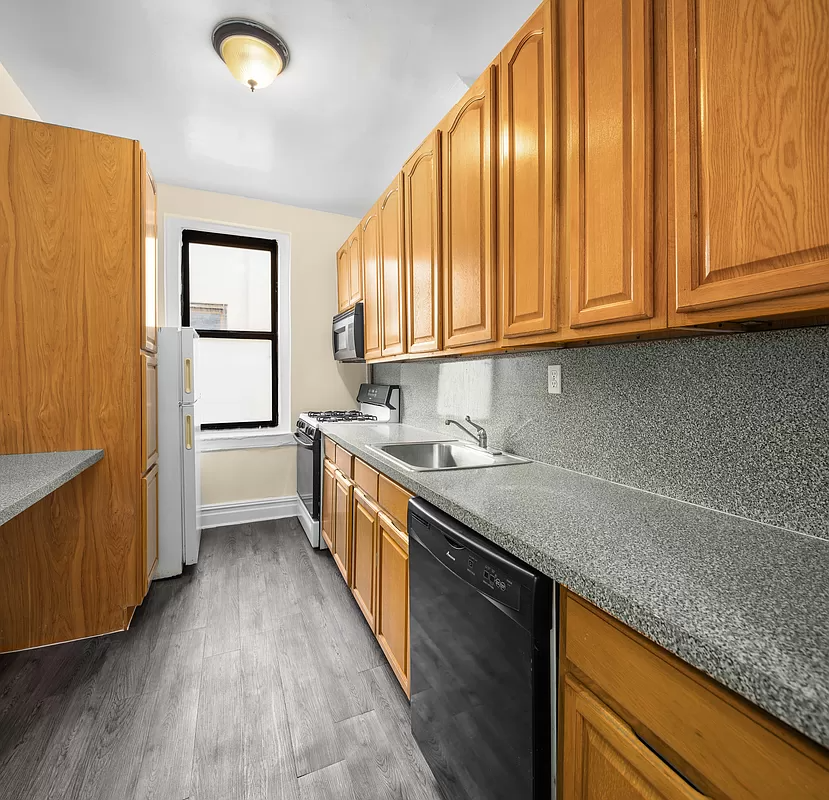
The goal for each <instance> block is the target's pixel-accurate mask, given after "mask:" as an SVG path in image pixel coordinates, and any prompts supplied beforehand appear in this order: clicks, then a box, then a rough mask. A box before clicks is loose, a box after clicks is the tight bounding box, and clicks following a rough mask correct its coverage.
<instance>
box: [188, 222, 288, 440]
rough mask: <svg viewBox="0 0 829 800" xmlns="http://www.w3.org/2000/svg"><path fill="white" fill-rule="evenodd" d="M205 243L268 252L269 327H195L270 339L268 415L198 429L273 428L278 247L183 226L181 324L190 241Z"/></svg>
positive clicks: (206, 332)
mask: <svg viewBox="0 0 829 800" xmlns="http://www.w3.org/2000/svg"><path fill="white" fill-rule="evenodd" d="M191 244H207V245H214V246H218V247H237V248H239V249H242V250H264V251H266V252H269V253H270V254H271V293H270V297H269V301H270V307H271V315H270V317H271V330H270V331H243V330H211V329H201V328H196V333H198V334H199V336H200V337H204V338H207V339H242V340H244V339H248V340H250V339H259V340H264V341H270V342H271V373H272V374H271V382H272V383H271V418H270V419H269V420H256V421H246V422H210V423H205V424H203V425H202V430H214V431H218V430H231V429H241V428H275V427H276V426H277V425H278V424H279V395H278V388H279V333H278V331H279V325H278V323H279V319H278V303H277V292H278V291H279V287H278V285H277V279H278V263H279V260H278V249H277V243H276V241H275V240H274V239H259V238H256V237H253V236H235V235H231V234H226V233H211V232H208V231H197V230H184V231H182V234H181V324H182V326H183V327H185V328H189V327H190V245H191Z"/></svg>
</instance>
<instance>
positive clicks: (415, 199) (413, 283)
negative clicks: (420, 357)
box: [403, 130, 443, 353]
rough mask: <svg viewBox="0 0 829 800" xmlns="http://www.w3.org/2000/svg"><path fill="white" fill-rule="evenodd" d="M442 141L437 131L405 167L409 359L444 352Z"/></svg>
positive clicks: (405, 247) (404, 212)
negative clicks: (417, 355) (420, 354)
mask: <svg viewBox="0 0 829 800" xmlns="http://www.w3.org/2000/svg"><path fill="white" fill-rule="evenodd" d="M440 141H441V139H440V131H439V130H434V131H432V133H431V134H430V135H429V136H428V137H427V138H426V140H425V141H424V142H423V143H422V144H421V145H420V147H418V149H417V150H415V152H414V153H413V154H412V156H411V158H410V159H409V160H408V161H407V162H406V163H405V164H404V165H403V242H404V250H403V257H404V261H405V275H406V311H407V313H406V324H407V331H408V336H407V340H406V346H407V351H408V352H409V353H432V352H435V351H438V350H440V349H441V348H442V347H443V311H442V303H441V245H442V243H441V178H440V175H441V155H440Z"/></svg>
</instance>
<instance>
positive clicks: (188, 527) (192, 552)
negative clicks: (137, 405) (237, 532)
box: [181, 403, 201, 564]
mask: <svg viewBox="0 0 829 800" xmlns="http://www.w3.org/2000/svg"><path fill="white" fill-rule="evenodd" d="M198 407H199V404H198V403H194V404H193V405H191V406H182V409H181V423H182V424H181V430H182V442H181V465H182V487H181V488H182V536H183V546H184V563H185V564H195V563H196V561H198V558H199V545H200V543H201V529H200V528H199V507H200V506H201V475H200V470H199V462H200V460H201V459H200V453H199V442H200V441H201V425H200V423H199V418H198Z"/></svg>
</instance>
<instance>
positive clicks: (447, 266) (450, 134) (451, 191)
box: [438, 66, 497, 348]
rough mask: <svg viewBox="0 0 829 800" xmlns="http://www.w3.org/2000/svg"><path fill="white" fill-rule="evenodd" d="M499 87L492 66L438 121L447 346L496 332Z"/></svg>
mask: <svg viewBox="0 0 829 800" xmlns="http://www.w3.org/2000/svg"><path fill="white" fill-rule="evenodd" d="M495 91H496V68H495V67H494V66H490V67H488V68H487V69H486V71H485V72H484V73H483V75H481V77H480V78H478V80H476V81H475V83H473V84H472V86H471V87H470V88H469V91H468V92H467V93H466V94H465V95H464V97H463V98H462V99H461V100H460V102H459V103H458V104H457V105H456V106H455V108H453V109H452V111H451V112H450V113H449V114H448V115H447V116H446V118H445V119H444V120H443V122H441V123H440V125H439V126H438V129H439V130H440V132H441V140H442V142H441V144H442V148H443V176H442V183H443V186H442V190H443V191H442V210H443V214H442V229H443V253H442V255H443V325H444V346H445V347H446V348H451V347H462V346H464V345H475V344H483V343H486V342H491V341H493V340H494V339H495V337H496V318H495V314H496V297H495V291H496V289H495V287H496V266H497V264H496V262H497V258H496V252H495V175H496V165H497V147H496V145H497V135H496V130H495V124H494V123H495V97H494V95H495Z"/></svg>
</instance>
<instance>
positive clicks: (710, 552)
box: [321, 423, 829, 746]
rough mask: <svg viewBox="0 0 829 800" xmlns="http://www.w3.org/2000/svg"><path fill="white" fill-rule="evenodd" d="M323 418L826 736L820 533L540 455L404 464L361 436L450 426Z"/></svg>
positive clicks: (447, 502)
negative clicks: (452, 467)
mask: <svg viewBox="0 0 829 800" xmlns="http://www.w3.org/2000/svg"><path fill="white" fill-rule="evenodd" d="M321 427H322V430H323V432H324V433H325V435H326V436H329V437H330V438H331V439H333V440H334V441H335V442H337V443H339V444H341V445H342V446H343V447H346V448H347V449H348V450H350V451H351V452H353V453H355V454H357V455H358V456H359V457H360V458H362V459H363V460H364V461H366V462H368V463H369V464H371V465H372V466H374V467H375V468H377V469H379V470H380V471H382V472H384V473H385V474H386V475H388V476H389V477H390V478H393V479H394V480H396V481H397V482H398V483H400V484H401V485H403V486H405V487H406V488H407V489H409V490H410V491H412V492H414V493H415V494H417V495H419V496H420V497H422V498H424V499H425V500H427V501H429V502H430V503H433V504H434V505H435V506H437V507H438V508H440V509H441V510H443V511H445V512H446V513H448V514H450V515H451V516H453V517H454V518H455V519H457V520H459V521H461V522H463V523H465V524H466V525H468V526H469V527H471V528H473V529H474V530H476V531H477V532H478V533H480V534H481V535H482V536H485V537H486V538H487V539H490V540H491V541H493V542H495V543H496V544H498V545H500V546H501V547H503V548H504V549H505V550H507V551H509V552H511V553H513V554H514V555H516V556H518V557H519V558H521V559H523V560H524V561H526V562H527V563H529V564H531V565H532V566H534V567H536V568H537V569H539V570H540V571H541V572H543V573H545V574H546V575H549V576H550V577H551V578H553V579H554V580H556V581H558V582H560V583H562V584H564V585H565V586H567V587H569V588H570V589H572V590H573V591H574V592H576V593H577V594H579V595H581V596H582V597H584V598H585V599H587V600H589V601H590V602H592V603H594V604H595V605H597V606H598V607H599V608H602V609H604V610H605V611H607V612H608V613H609V614H612V615H613V616H614V617H616V618H617V619H619V620H621V621H622V622H624V623H625V624H627V625H629V626H630V627H632V628H634V629H635V630H637V631H639V632H641V633H642V634H644V635H645V636H647V637H648V638H649V639H651V640H653V641H654V642H656V643H657V644H660V645H662V646H663V647H664V648H666V649H667V650H669V651H671V652H672V653H674V654H676V655H677V656H679V657H680V658H681V659H683V660H684V661H686V662H688V663H689V664H691V665H692V666H694V667H697V668H698V669H700V670H702V671H703V672H705V673H707V674H708V675H710V676H711V677H712V678H715V679H716V680H717V681H719V682H720V683H722V684H724V685H725V686H727V687H729V688H730V689H733V690H734V691H735V692H737V693H739V694H741V695H742V696H743V697H746V698H748V699H749V700H751V701H752V702H754V703H756V704H757V705H758V706H760V707H761V708H764V709H765V710H766V711H768V712H769V713H771V714H773V715H774V716H775V717H777V718H779V719H781V720H783V721H784V722H787V723H788V724H789V725H791V726H792V727H794V728H796V729H797V730H799V731H801V732H802V733H804V734H806V735H807V736H809V737H810V738H812V739H814V740H815V741H817V742H819V743H821V744H822V745H824V746H829V542H826V541H824V540H821V539H817V538H813V537H809V536H804V535H802V534H798V533H794V532H792V531H788V530H785V529H782V528H774V527H770V526H767V525H762V524H759V523H756V522H751V521H749V520H746V519H743V518H741V517H735V516H730V515H728V514H723V513H720V512H717V511H711V510H709V509H706V508H701V507H699V506H695V505H691V504H688V503H682V502H679V501H676V500H671V499H668V498H665V497H661V496H659V495H655V494H650V493H648V492H642V491H639V490H637V489H632V488H630V487H627V486H621V485H619V484H616V483H610V482H608V481H603V480H600V479H598V478H593V477H590V476H588V475H582V474H580V473H577V472H571V471H569V470H565V469H561V468H559V467H553V466H549V465H547V464H541V463H538V462H533V463H530V464H520V465H511V466H504V467H493V468H488V469H474V470H457V471H450V472H409V471H404V470H402V469H401V468H399V467H397V466H396V465H395V464H394V463H393V462H391V461H389V460H388V459H387V458H385V457H384V456H382V455H380V454H379V453H377V452H375V451H373V450H369V449H367V447H366V445H368V444H376V443H379V442H390V441H398V442H402V441H418V440H419V441H434V440H439V439H450V438H459V437H454V436H441V435H439V434H435V433H432V432H429V431H424V430H421V429H419V428H413V427H411V426H408V425H380V424H378V425H369V424H365V423H356V424H355V423H326V424H324V425H322V426H321Z"/></svg>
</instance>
